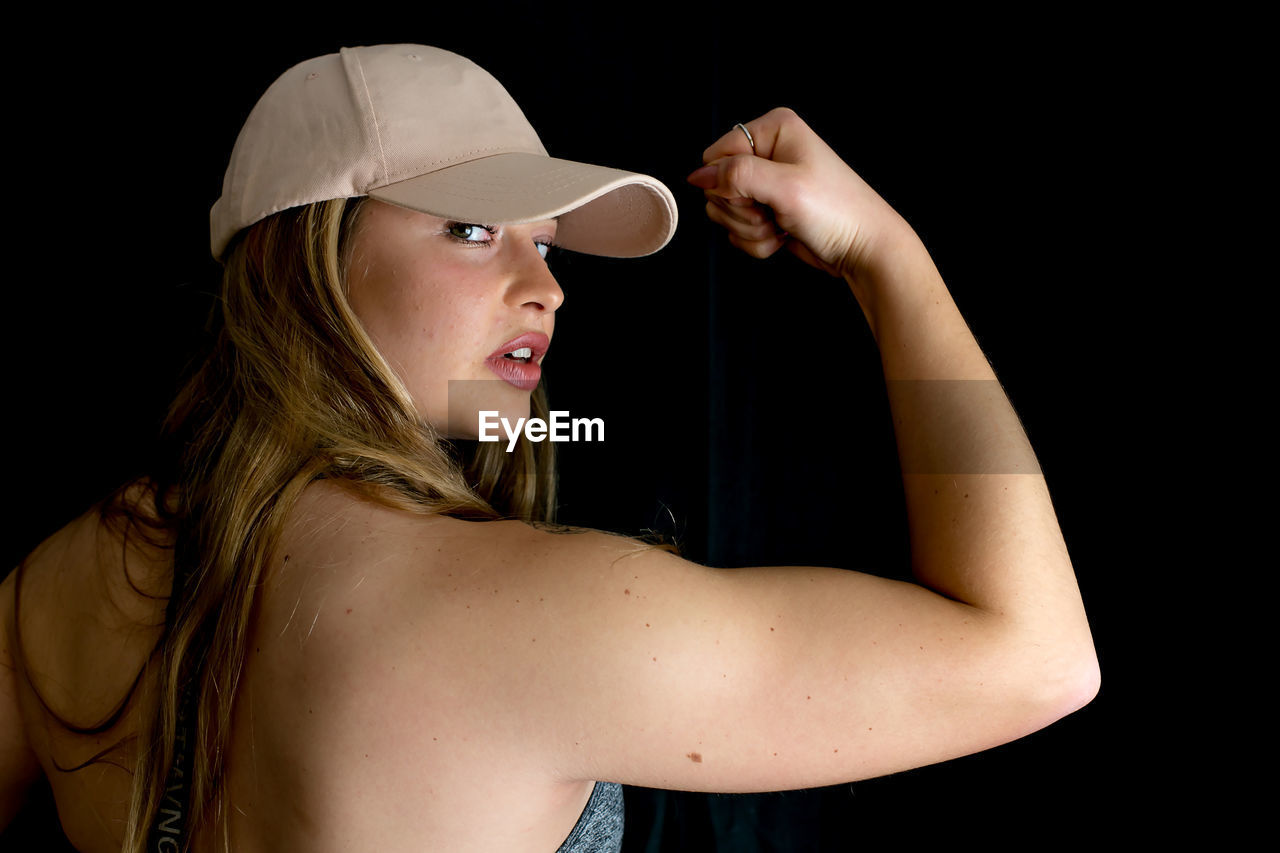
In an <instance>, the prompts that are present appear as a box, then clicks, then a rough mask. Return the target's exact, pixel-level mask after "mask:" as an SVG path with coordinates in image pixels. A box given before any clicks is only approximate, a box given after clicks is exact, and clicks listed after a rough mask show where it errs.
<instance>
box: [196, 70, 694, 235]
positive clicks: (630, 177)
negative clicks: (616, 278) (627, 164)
mask: <svg viewBox="0 0 1280 853" xmlns="http://www.w3.org/2000/svg"><path fill="white" fill-rule="evenodd" d="M363 195H368V196H371V197H372V198H376V199H380V200H381V201H385V202H389V203H391V204H396V205H399V206H401V207H406V208H409V209H411V210H417V211H420V212H422V213H429V214H432V215H434V216H440V217H443V218H446V219H454V220H459V221H463V222H469V223H474V224H479V225H499V224H513V223H520V222H534V221H538V220H542V219H553V218H558V219H559V225H558V228H557V231H556V243H557V244H559V245H561V246H563V247H565V248H567V249H572V250H574V251H577V252H584V253H587V254H592V255H605V256H608V257H619V258H626V257H639V256H641V255H647V254H650V253H652V252H656V251H658V249H661V248H662V247H663V246H665V245H666V244H667V242H668V241H669V240H670V239H671V236H672V234H674V233H675V229H676V202H675V198H674V197H672V195H671V191H670V190H668V189H667V188H666V186H664V185H663V184H662V182H660V181H658V180H656V179H654V178H651V177H649V176H648V175H639V174H635V173H633V172H624V171H622V170H619V169H610V168H606V167H603V166H593V165H589V164H587V163H575V162H572V161H569V160H557V159H555V158H553V157H550V156H548V155H547V151H546V149H545V148H543V146H542V143H541V142H540V141H539V140H538V135H537V134H536V133H535V132H534V130H533V127H531V126H530V124H529V121H528V119H526V118H525V117H524V113H523V112H521V110H520V107H519V106H517V105H516V102H515V101H514V100H512V98H511V96H510V95H509V94H507V90H506V89H504V88H503V87H502V84H500V83H499V82H498V81H497V80H495V79H494V78H493V77H492V75H490V74H489V73H488V72H487V71H485V70H484V69H482V68H480V67H479V66H478V65H476V64H475V63H473V62H471V61H470V60H468V59H465V58H463V57H461V56H458V55H457V54H455V53H450V52H449V51H446V50H441V49H439V48H435V47H425V46H422V45H415V44H390V45H377V46H372V47H353V48H343V49H342V50H341V51H339V52H338V53H332V54H329V55H327V56H320V57H316V58H315V59H308V60H306V61H305V62H301V63H299V64H297V65H295V66H294V67H292V68H290V69H289V70H288V71H286V72H284V74H282V75H280V77H279V78H278V79H277V80H276V81H275V82H274V83H272V84H271V86H270V88H268V89H267V91H266V93H265V94H264V95H263V96H262V98H261V99H260V100H259V101H258V103H257V105H256V106H255V107H254V108H253V111H252V112H251V113H250V114H249V118H248V120H247V121H246V122H245V124H244V127H243V128H241V130H240V136H239V137H238V138H237V139H236V144H235V148H234V149H233V150H232V152H231V162H230V164H229V165H228V166H227V172H226V176H225V177H224V178H223V181H222V197H221V198H219V199H218V201H217V202H215V203H214V205H213V208H212V210H210V212H209V219H210V248H211V249H212V251H213V256H214V257H215V258H218V259H219V260H221V258H222V255H223V252H225V251H226V248H227V245H228V244H229V243H230V242H231V239H232V238H233V237H234V236H235V235H236V233H237V232H239V231H240V230H241V229H242V228H247V227H248V226H250V225H252V224H253V223H255V222H257V221H259V220H261V219H264V218H266V217H267V216H270V215H271V214H273V213H277V212H279V211H281V210H286V209H288V208H290V207H297V206H299V205H304V204H310V203H311V202H315V201H326V200H328V199H334V198H351V197H354V196H363Z"/></svg>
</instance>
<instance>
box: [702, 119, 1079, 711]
mask: <svg viewBox="0 0 1280 853" xmlns="http://www.w3.org/2000/svg"><path fill="white" fill-rule="evenodd" d="M746 126H747V128H748V130H749V131H750V134H751V138H750V139H749V138H748V136H747V134H746V133H743V132H742V131H741V129H739V128H736V127H735V128H734V129H733V130H731V131H730V132H729V133H727V134H725V135H724V136H723V137H722V138H721V139H720V140H718V141H717V142H716V143H715V144H713V145H712V146H711V147H710V148H708V149H707V150H706V151H705V152H704V154H703V159H704V162H705V163H706V164H707V165H705V166H703V167H702V168H701V169H699V170H697V171H695V172H694V173H693V174H692V175H690V177H689V180H690V182H691V183H693V184H694V185H696V186H698V187H700V188H702V189H703V190H704V191H705V194H706V197H707V214H708V216H709V217H710V218H711V219H712V220H713V221H715V222H717V223H719V224H720V225H722V226H724V227H725V228H726V229H727V230H728V232H729V239H730V242H732V243H733V244H734V245H735V246H737V247H739V248H740V249H742V250H743V251H745V252H747V253H748V254H750V255H753V256H755V257H767V256H769V255H772V254H773V253H775V252H777V251H779V250H781V249H783V248H784V247H785V248H786V249H788V250H789V251H791V252H792V253H793V254H795V255H796V256H798V257H799V258H801V259H802V260H804V261H805V262H806V263H808V264H810V265H812V266H815V267H817V268H819V269H822V270H824V271H826V272H828V273H830V274H832V275H837V276H841V277H843V278H844V279H845V281H846V282H847V283H848V284H849V287H850V289H851V290H852V291H853V293H854V296H855V297H856V298H857V300H858V304H859V305H860V306H861V307H862V310H863V313H864V314H865V316H866V318H867V322H868V323H869V325H870V327H871V331H872V333H873V334H874V335H875V338H876V341H877V343H878V345H879V348H880V355H881V361H882V364H883V368H884V374H885V380H886V384H887V388H888V393H889V403H890V408H891V411H892V414H893V422H894V430H895V433H896V436H897V441H898V448H899V455H900V461H901V464H902V472H903V482H904V488H905V492H906V500H907V512H908V521H909V525H910V530H911V554H912V566H913V571H914V573H915V575H916V577H917V578H918V579H919V581H920V582H921V584H922V585H924V586H926V587H928V588H930V589H932V590H934V591H936V592H939V593H941V594H943V595H945V596H947V597H948V598H951V599H954V600H955V601H958V602H962V603H965V604H968V605H971V606H972V607H974V608H975V609H976V610H977V611H978V612H980V613H982V614H983V615H984V616H985V617H987V618H989V619H990V620H992V621H993V622H994V624H996V625H1002V626H1006V627H1007V630H1008V631H1009V632H1011V633H1010V637H1011V638H1013V637H1017V638H1018V639H1017V640H1016V642H1018V643H1022V644H1026V645H1027V646H1029V647H1032V646H1033V647H1036V648H1041V649H1043V650H1044V651H1043V655H1044V660H1043V663H1044V664H1045V666H1044V667H1043V675H1042V676H1041V677H1043V678H1044V679H1046V680H1047V681H1055V680H1058V679H1061V680H1062V682H1063V683H1064V684H1071V685H1075V687H1074V688H1072V689H1075V690H1078V691H1079V692H1080V694H1081V695H1080V696H1079V697H1078V698H1079V701H1080V704H1083V703H1084V702H1086V701H1088V699H1089V698H1091V697H1092V695H1093V694H1094V692H1096V690H1097V660H1096V656H1095V655H1094V651H1093V646H1092V639H1091V636H1090V632H1089V627H1088V623H1087V621H1086V619H1085V614H1084V609H1083V606H1082V604H1081V600H1080V594H1079V590H1078V588H1077V586H1076V582H1075V577H1074V573H1073V571H1072V566H1071V561H1070V559H1069V557H1068V555H1067V550H1066V545H1065V543H1064V542H1063V539H1062V533H1061V531H1060V529H1059V527H1058V522H1057V517H1056V515H1055V513H1054V511H1053V506H1052V504H1051V502H1050V499H1049V493H1048V490H1047V488H1046V486H1045V480H1044V477H1043V476H1042V475H1041V472H1040V470H1039V466H1038V465H1037V463H1036V459H1035V454H1034V452H1033V451H1032V449H1031V446H1030V444H1029V443H1028V441H1027V439H1026V435H1025V434H1024V432H1023V430H1022V427H1021V425H1020V423H1019V422H1018V418H1017V416H1016V415H1015V414H1014V411H1013V409H1012V407H1011V406H1010V405H1009V401H1008V398H1007V397H1006V396H1005V394H1004V392H1003V390H1002V389H1001V387H1000V385H999V383H998V382H997V380H996V377H995V374H994V372H993V371H992V369H991V366H990V364H989V363H988V362H987V360H986V358H985V356H984V355H983V354H982V351H981V350H980V348H979V347H978V344H977V342H976V341H975V340H974V338H973V335H972V334H971V333H970V331H969V329H968V326H967V325H966V324H965V321H964V319H963V317H961V315H960V312H959V310H958V309H957V308H956V305H955V302H954V301H953V300H952V298H951V294H950V293H949V292H948V290H947V287H946V285H945V283H944V282H943V281H942V277H941V276H940V275H939V273H938V271H937V268H936V267H935V266H934V264H933V261H932V259H931V258H930V256H929V253H928V252H927V251H926V250H925V247H924V245H923V244H922V243H921V241H920V239H919V237H918V236H917V235H916V234H915V232H914V231H913V230H912V229H911V227H910V226H909V225H908V224H907V223H906V221H905V220H904V219H903V218H902V217H901V216H900V215H899V214H898V213H897V212H896V211H894V210H893V209H892V208H891V207H890V206H889V205H888V204H887V203H886V202H885V201H884V200H883V199H882V198H881V197H880V196H879V195H878V194H876V193H875V191H874V190H872V189H871V187H869V186H868V185H867V184H866V183H865V182H864V181H863V180H862V179H861V178H860V177H858V175H857V174H856V173H854V172H853V170H852V169H850V168H849V167H848V166H847V165H846V164H845V163H844V162H843V161H842V160H840V158H839V157H838V155H836V154H835V152H834V151H832V150H831V149H830V148H829V147H828V146H827V145H826V144H825V143H824V142H823V141H822V140H821V139H819V138H818V136H817V135H816V134H815V133H814V132H813V131H812V130H811V129H810V128H809V127H808V125H806V124H805V123H804V122H803V121H802V120H801V119H800V118H799V117H798V116H797V115H796V114H795V113H794V112H792V111H791V110H788V109H776V110H773V111H771V112H769V113H768V114H766V115H764V116H762V117H760V118H758V119H756V120H755V121H752V122H749V123H748V124H747V125H746ZM752 142H754V145H755V150H754V152H753V151H752V144H751V143H752ZM1033 658H1034V656H1033ZM1025 665H1028V666H1033V665H1035V661H1034V659H1032V660H1028V661H1026V663H1025ZM1052 687H1053V685H1050V684H1046V688H1047V689H1050V688H1052Z"/></svg>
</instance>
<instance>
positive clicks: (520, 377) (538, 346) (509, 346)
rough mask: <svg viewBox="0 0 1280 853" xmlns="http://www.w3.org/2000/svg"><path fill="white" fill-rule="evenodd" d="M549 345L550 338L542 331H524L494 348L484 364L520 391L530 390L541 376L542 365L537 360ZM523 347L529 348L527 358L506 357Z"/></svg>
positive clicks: (536, 385) (535, 385) (540, 359)
mask: <svg viewBox="0 0 1280 853" xmlns="http://www.w3.org/2000/svg"><path fill="white" fill-rule="evenodd" d="M549 346H551V339H550V338H548V337H547V336H546V335H544V334H543V333H542V332H525V333H524V334H523V335H520V336H518V337H515V338H512V339H511V340H509V341H507V342H506V343H505V344H503V345H502V346H500V347H498V348H497V349H496V350H494V351H493V352H492V353H491V354H490V355H489V357H488V358H487V359H485V364H486V365H488V366H489V369H490V370H492V371H493V372H494V373H496V374H497V375H498V376H499V377H500V378H501V379H503V380H504V381H506V382H508V383H510V384H512V385H514V386H515V387H517V388H519V389H520V390H521V391H532V390H533V389H535V388H537V387H538V380H540V379H541V378H542V367H541V366H540V365H539V364H538V362H540V361H542V357H543V356H544V355H546V354H547V348H548V347H549ZM525 348H527V349H528V350H529V355H528V357H527V359H524V358H508V357H507V356H508V354H514V353H515V352H516V351H517V350H521V349H525ZM521 355H523V353H521Z"/></svg>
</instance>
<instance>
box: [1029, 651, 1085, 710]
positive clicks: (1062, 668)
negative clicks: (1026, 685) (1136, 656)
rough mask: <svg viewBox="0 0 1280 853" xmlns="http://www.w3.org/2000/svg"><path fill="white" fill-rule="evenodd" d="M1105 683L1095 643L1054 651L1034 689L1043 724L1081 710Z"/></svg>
mask: <svg viewBox="0 0 1280 853" xmlns="http://www.w3.org/2000/svg"><path fill="white" fill-rule="evenodd" d="M1101 684H1102V673H1101V670H1100V669H1099V667H1098V656H1097V653H1096V652H1095V651H1094V648H1093V643H1092V642H1088V643H1085V644H1084V647H1083V648H1079V649H1075V650H1071V651H1067V652H1063V653H1061V654H1058V655H1053V656H1052V657H1051V658H1050V660H1049V661H1046V662H1044V663H1043V664H1042V665H1041V667H1039V673H1038V675H1037V677H1036V678H1035V679H1034V683H1033V685H1032V688H1031V691H1032V693H1033V695H1034V699H1033V701H1034V703H1035V705H1036V706H1037V707H1038V708H1039V709H1040V713H1041V714H1042V715H1043V725H1048V724H1050V723H1052V722H1054V721H1056V720H1060V719H1062V718H1063V717H1065V716H1067V715H1068V714H1073V713H1075V712H1076V711H1079V710H1080V709H1081V708H1083V707H1084V706H1085V705H1088V704H1089V703H1090V702H1092V701H1093V699H1094V697H1095V696H1097V695H1098V690H1099V688H1100V687H1101Z"/></svg>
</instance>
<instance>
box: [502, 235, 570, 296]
mask: <svg viewBox="0 0 1280 853" xmlns="http://www.w3.org/2000/svg"><path fill="white" fill-rule="evenodd" d="M513 272H514V275H513V277H512V280H511V285H510V287H508V289H507V303H508V304H509V305H511V306H512V307H513V308H524V307H528V306H532V307H534V308H535V309H536V310H538V311H549V312H554V311H555V310H556V309H557V308H559V307H560V306H561V305H563V304H564V291H563V290H561V289H560V283H559V282H558V281H556V277H555V276H553V275H552V274H551V270H550V268H548V267H547V262H546V260H545V259H543V257H542V254H541V253H540V252H539V251H538V247H537V246H536V245H534V244H532V243H530V244H529V247H528V251H527V252H522V253H521V255H520V258H519V259H518V260H517V262H516V264H515V269H514V270H513Z"/></svg>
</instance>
